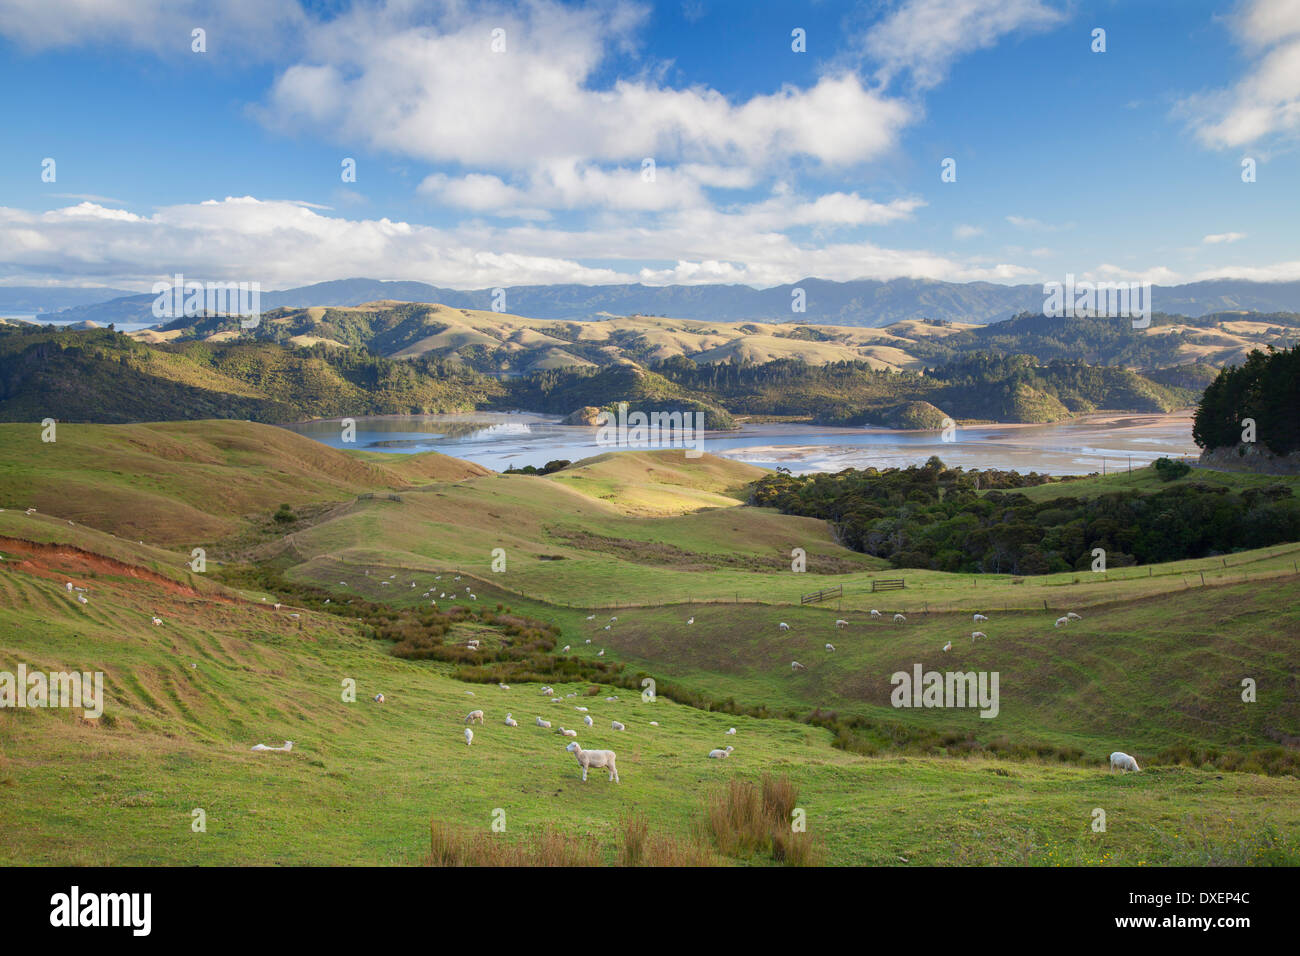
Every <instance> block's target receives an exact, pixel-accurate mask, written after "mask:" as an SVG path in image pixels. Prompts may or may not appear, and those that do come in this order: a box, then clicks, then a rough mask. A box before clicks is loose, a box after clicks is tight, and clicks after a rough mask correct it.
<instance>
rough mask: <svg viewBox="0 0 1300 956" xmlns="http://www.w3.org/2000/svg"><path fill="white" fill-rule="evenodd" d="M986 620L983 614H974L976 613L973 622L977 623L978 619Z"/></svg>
mask: <svg viewBox="0 0 1300 956" xmlns="http://www.w3.org/2000/svg"><path fill="white" fill-rule="evenodd" d="M987 620H988V618H987V617H985V616H984V615H983V614H976V615H975V623H976V624H978V623H979V622H980V621H987Z"/></svg>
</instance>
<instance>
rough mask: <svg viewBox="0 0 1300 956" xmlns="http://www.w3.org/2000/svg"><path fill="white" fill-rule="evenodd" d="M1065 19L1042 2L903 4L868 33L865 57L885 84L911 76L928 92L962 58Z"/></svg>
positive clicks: (914, 0) (934, 0)
mask: <svg viewBox="0 0 1300 956" xmlns="http://www.w3.org/2000/svg"><path fill="white" fill-rule="evenodd" d="M1064 19H1065V18H1064V16H1063V15H1062V14H1061V13H1060V12H1059V11H1057V10H1055V9H1053V8H1052V7H1050V6H1048V5H1047V4H1045V3H1043V2H1042V0H904V2H903V3H900V4H899V5H898V6H897V7H896V8H894V9H893V10H892V11H891V12H890V13H889V14H887V15H886V16H885V17H884V18H882V19H881V20H880V22H879V23H877V24H876V25H875V26H874V27H873V28H872V29H871V30H869V31H868V32H867V34H866V36H865V38H864V41H863V44H862V52H863V54H864V55H865V56H866V57H867V59H868V63H869V64H876V65H877V68H876V76H877V78H878V79H879V80H880V81H881V82H882V83H889V82H890V81H892V80H893V79H894V78H895V77H897V76H898V75H900V74H902V73H907V74H909V75H910V76H911V80H912V83H913V85H914V86H915V87H917V88H918V89H923V90H924V89H929V88H931V87H934V86H938V85H939V84H940V83H942V82H943V80H944V79H945V78H946V77H947V75H948V71H949V69H950V67H951V66H952V64H953V62H954V61H955V60H957V59H958V58H959V57H961V56H964V55H966V54H968V53H972V52H974V51H975V50H982V49H987V48H988V47H992V46H994V45H996V44H997V42H998V41H999V40H1001V39H1002V38H1003V37H1004V36H1006V35H1007V34H1009V33H1013V32H1016V31H1025V32H1029V31H1034V30H1043V29H1047V28H1049V27H1053V26H1056V25H1057V24H1059V23H1061V22H1063V21H1064Z"/></svg>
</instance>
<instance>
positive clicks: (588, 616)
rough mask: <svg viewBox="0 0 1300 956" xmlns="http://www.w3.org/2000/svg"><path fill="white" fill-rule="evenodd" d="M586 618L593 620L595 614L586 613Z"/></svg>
mask: <svg viewBox="0 0 1300 956" xmlns="http://www.w3.org/2000/svg"><path fill="white" fill-rule="evenodd" d="M587 620H589V621H594V620H596V615H594V614H588V615H587Z"/></svg>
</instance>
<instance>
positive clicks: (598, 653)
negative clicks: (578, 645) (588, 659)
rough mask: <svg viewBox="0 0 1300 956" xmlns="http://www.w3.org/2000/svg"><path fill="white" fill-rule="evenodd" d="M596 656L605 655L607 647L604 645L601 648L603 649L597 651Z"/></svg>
mask: <svg viewBox="0 0 1300 956" xmlns="http://www.w3.org/2000/svg"><path fill="white" fill-rule="evenodd" d="M596 656H597V657H604V656H605V649H604V648H603V647H602V648H601V649H600V650H599V651H598V652H597V653H596Z"/></svg>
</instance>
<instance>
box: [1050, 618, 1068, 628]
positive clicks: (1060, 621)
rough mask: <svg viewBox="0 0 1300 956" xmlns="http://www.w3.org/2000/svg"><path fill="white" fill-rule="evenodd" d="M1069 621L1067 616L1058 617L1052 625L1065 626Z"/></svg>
mask: <svg viewBox="0 0 1300 956" xmlns="http://www.w3.org/2000/svg"><path fill="white" fill-rule="evenodd" d="M1069 623H1070V619H1069V618H1068V617H1058V618H1057V619H1056V623H1055V624H1054V625H1053V627H1065V625H1067V624H1069Z"/></svg>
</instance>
